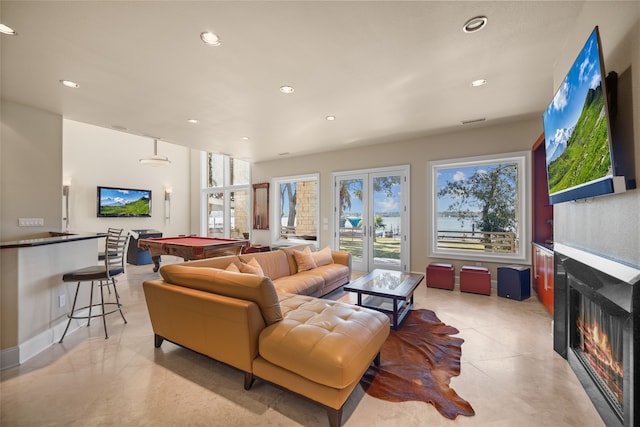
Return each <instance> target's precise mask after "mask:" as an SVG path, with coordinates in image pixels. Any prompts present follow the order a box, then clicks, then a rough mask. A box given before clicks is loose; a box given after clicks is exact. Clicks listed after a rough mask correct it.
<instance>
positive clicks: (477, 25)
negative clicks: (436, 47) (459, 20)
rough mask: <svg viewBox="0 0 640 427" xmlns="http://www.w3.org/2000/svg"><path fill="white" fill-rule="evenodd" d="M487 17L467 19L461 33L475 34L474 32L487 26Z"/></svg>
mask: <svg viewBox="0 0 640 427" xmlns="http://www.w3.org/2000/svg"><path fill="white" fill-rule="evenodd" d="M487 21H488V19H487V17H486V16H476V17H474V18H471V19H469V20H468V21H467V22H465V24H464V26H463V27H462V31H464V32H465V33H475V32H476V31H480V30H481V29H483V28H484V27H485V26H486V25H487Z"/></svg>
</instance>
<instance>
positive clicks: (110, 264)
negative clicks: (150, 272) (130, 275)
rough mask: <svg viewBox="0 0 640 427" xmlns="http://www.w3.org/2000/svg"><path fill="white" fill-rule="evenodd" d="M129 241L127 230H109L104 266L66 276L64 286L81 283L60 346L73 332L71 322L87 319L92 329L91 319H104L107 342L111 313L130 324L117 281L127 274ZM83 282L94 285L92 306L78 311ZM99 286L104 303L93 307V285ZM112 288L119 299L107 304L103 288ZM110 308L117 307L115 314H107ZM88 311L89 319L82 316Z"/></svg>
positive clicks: (84, 269)
mask: <svg viewBox="0 0 640 427" xmlns="http://www.w3.org/2000/svg"><path fill="white" fill-rule="evenodd" d="M128 241H129V233H126V234H124V230H122V229H116V228H109V230H108V232H107V237H106V242H105V251H104V253H105V254H107V256H105V257H104V264H97V265H92V266H90V267H85V268H82V269H80V270H75V271H72V272H70V273H66V274H65V275H63V276H62V281H63V282H78V284H77V285H76V293H75V296H74V297H73V304H72V305H71V312H70V313H69V314H68V315H67V317H68V318H69V320H68V321H67V327H66V328H65V329H64V333H63V334H62V337H61V338H60V341H59V342H60V343H61V342H62V340H63V339H64V337H65V335H66V334H67V331H68V330H69V325H70V324H71V319H87V327H88V326H90V325H91V319H92V318H94V317H102V323H103V325H104V338H105V339H107V338H109V335H108V334H107V320H106V316H107V315H108V314H111V313H115V312H116V311H119V312H120V316H122V320H124V323H127V319H125V317H124V314H123V313H122V305H121V304H120V296H119V295H118V290H117V288H116V280H115V277H116V276H119V275H120V274H123V273H124V253H125V250H126V248H127V243H128ZM83 282H91V292H90V297H89V305H86V306H84V307H80V308H76V303H77V302H78V291H79V290H80V284H81V283H83ZM95 282H98V286H99V287H100V302H99V303H95V304H94V303H93V285H94V283H95ZM109 284H112V285H113V290H114V294H115V298H116V302H105V301H104V290H103V287H104V286H105V285H106V286H107V287H108V286H109ZM106 306H115V307H114V308H113V310H111V311H106V310H105V307H106ZM94 307H100V313H98V314H92V313H91V312H92V309H93V308H94ZM85 309H89V314H88V315H86V316H85V315H80V314H79V313H80V312H82V311H83V310H85Z"/></svg>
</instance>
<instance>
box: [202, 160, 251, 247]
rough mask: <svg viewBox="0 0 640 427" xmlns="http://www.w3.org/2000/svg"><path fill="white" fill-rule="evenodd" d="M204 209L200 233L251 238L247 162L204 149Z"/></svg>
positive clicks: (213, 235) (248, 169) (248, 170)
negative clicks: (207, 151) (206, 151)
mask: <svg viewBox="0 0 640 427" xmlns="http://www.w3.org/2000/svg"><path fill="white" fill-rule="evenodd" d="M202 159H203V160H202V161H203V165H202V169H203V170H204V171H205V173H204V174H203V190H202V197H203V203H202V205H203V209H202V210H203V213H204V216H203V218H204V220H203V221H202V225H201V228H202V231H201V234H202V235H204V236H208V237H234V238H241V239H242V238H244V239H248V238H249V229H250V228H251V223H250V219H251V215H250V211H251V201H250V198H249V197H250V194H251V193H250V191H249V183H250V182H251V177H250V175H251V166H250V164H249V163H248V162H245V161H243V160H238V159H234V158H232V157H229V156H225V155H222V154H214V153H203V156H202Z"/></svg>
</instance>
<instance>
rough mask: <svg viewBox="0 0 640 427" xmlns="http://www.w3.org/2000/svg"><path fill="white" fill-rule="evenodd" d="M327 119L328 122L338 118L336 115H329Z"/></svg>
mask: <svg viewBox="0 0 640 427" xmlns="http://www.w3.org/2000/svg"><path fill="white" fill-rule="evenodd" d="M325 119H326V120H327V121H328V122H332V121H334V120H335V119H336V116H327V117H325Z"/></svg>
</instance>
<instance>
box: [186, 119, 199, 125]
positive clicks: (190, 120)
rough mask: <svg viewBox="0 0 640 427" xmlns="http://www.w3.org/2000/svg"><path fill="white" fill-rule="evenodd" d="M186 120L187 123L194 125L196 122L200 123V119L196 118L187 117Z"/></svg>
mask: <svg viewBox="0 0 640 427" xmlns="http://www.w3.org/2000/svg"><path fill="white" fill-rule="evenodd" d="M187 121H188V122H189V123H191V124H194V125H196V124H198V123H200V120H198V119H189V120H187Z"/></svg>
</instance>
